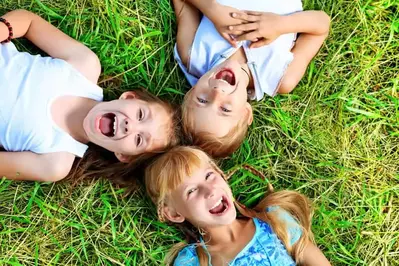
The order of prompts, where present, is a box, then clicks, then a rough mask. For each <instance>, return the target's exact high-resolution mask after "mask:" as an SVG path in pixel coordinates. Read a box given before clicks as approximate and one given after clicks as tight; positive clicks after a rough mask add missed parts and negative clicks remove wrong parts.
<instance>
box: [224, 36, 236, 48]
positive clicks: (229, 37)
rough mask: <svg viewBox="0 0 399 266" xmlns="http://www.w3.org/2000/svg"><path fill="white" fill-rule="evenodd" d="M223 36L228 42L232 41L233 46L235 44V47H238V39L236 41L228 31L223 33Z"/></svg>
mask: <svg viewBox="0 0 399 266" xmlns="http://www.w3.org/2000/svg"><path fill="white" fill-rule="evenodd" d="M222 37H223V38H224V39H225V40H226V41H227V42H228V43H230V45H231V46H233V47H234V48H236V47H237V43H236V41H235V40H234V39H233V38H231V36H230V34H228V33H223V34H222Z"/></svg>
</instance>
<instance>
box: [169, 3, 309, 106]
mask: <svg viewBox="0 0 399 266" xmlns="http://www.w3.org/2000/svg"><path fill="white" fill-rule="evenodd" d="M217 1H218V2H219V3H220V4H222V5H226V6H231V7H234V8H237V9H239V10H250V11H261V12H273V13H276V14H280V15H287V14H291V13H295V12H298V11H302V10H303V9H302V2H301V0H280V1H276V0H217ZM295 39H296V33H289V34H284V35H281V36H280V37H278V38H277V39H276V40H275V41H273V42H272V43H271V44H269V45H265V46H262V47H259V48H252V49H250V48H249V45H250V41H243V42H240V43H238V45H237V46H238V47H237V48H234V47H232V46H231V45H230V44H229V43H228V42H227V41H226V40H225V39H223V37H222V36H221V35H220V34H219V33H218V31H217V30H216V28H215V26H214V25H213V23H212V22H211V21H210V20H209V19H208V18H207V17H206V16H203V18H202V20H201V22H200V25H199V26H198V29H197V32H196V34H195V37H194V41H193V45H192V48H191V51H190V62H189V66H188V68H186V66H185V65H184V64H183V63H182V61H181V59H180V56H179V54H178V52H177V48H176V46H175V49H174V55H175V59H176V60H177V62H178V63H179V66H180V68H181V69H182V70H183V72H184V74H185V76H186V78H187V79H188V81H189V82H190V84H191V86H194V85H195V84H196V83H197V81H198V79H199V78H200V77H201V76H202V75H204V74H205V73H206V72H208V71H209V70H210V69H212V68H213V67H215V66H217V65H218V64H220V63H222V62H224V61H225V60H226V59H227V58H229V57H230V56H231V55H233V54H234V53H235V52H236V51H237V49H240V48H241V47H243V49H244V52H245V55H246V57H247V60H248V62H247V64H248V67H249V69H250V71H251V73H252V76H253V78H254V85H255V95H254V97H253V98H252V100H254V99H256V100H258V101H259V100H261V99H262V98H263V96H264V94H267V95H269V96H274V95H275V94H276V93H277V89H278V84H279V83H280V80H281V78H282V77H283V75H284V73H285V71H286V69H287V67H288V65H289V64H290V63H291V61H292V60H293V58H294V56H293V54H292V53H291V49H292V47H293V46H294V44H295Z"/></svg>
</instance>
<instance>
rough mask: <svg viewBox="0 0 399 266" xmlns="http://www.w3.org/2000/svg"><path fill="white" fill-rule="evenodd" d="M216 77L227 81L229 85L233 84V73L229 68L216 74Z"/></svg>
mask: <svg viewBox="0 0 399 266" xmlns="http://www.w3.org/2000/svg"><path fill="white" fill-rule="evenodd" d="M216 78H217V79H223V80H225V81H227V82H228V83H229V84H230V85H234V83H235V80H234V74H233V73H232V72H231V71H230V70H222V71H220V72H219V73H218V74H217V75H216Z"/></svg>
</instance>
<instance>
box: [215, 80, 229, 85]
mask: <svg viewBox="0 0 399 266" xmlns="http://www.w3.org/2000/svg"><path fill="white" fill-rule="evenodd" d="M218 80H220V81H223V82H224V83H226V84H229V85H230V83H228V82H227V81H226V80H224V79H218Z"/></svg>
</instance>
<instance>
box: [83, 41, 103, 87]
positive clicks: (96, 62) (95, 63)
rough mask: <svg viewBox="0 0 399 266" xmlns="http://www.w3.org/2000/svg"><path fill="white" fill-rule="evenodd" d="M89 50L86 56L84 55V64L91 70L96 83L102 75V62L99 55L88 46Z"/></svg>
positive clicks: (91, 75)
mask: <svg viewBox="0 0 399 266" xmlns="http://www.w3.org/2000/svg"><path fill="white" fill-rule="evenodd" d="M87 50H88V51H87V52H86V53H85V56H84V57H83V60H84V62H83V65H84V66H85V68H86V69H88V70H89V71H90V77H91V79H92V81H93V82H94V83H97V82H98V78H99V77H100V74H101V63H100V59H99V58H98V56H97V55H96V54H95V53H94V52H93V51H91V50H90V49H88V48H87Z"/></svg>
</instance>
